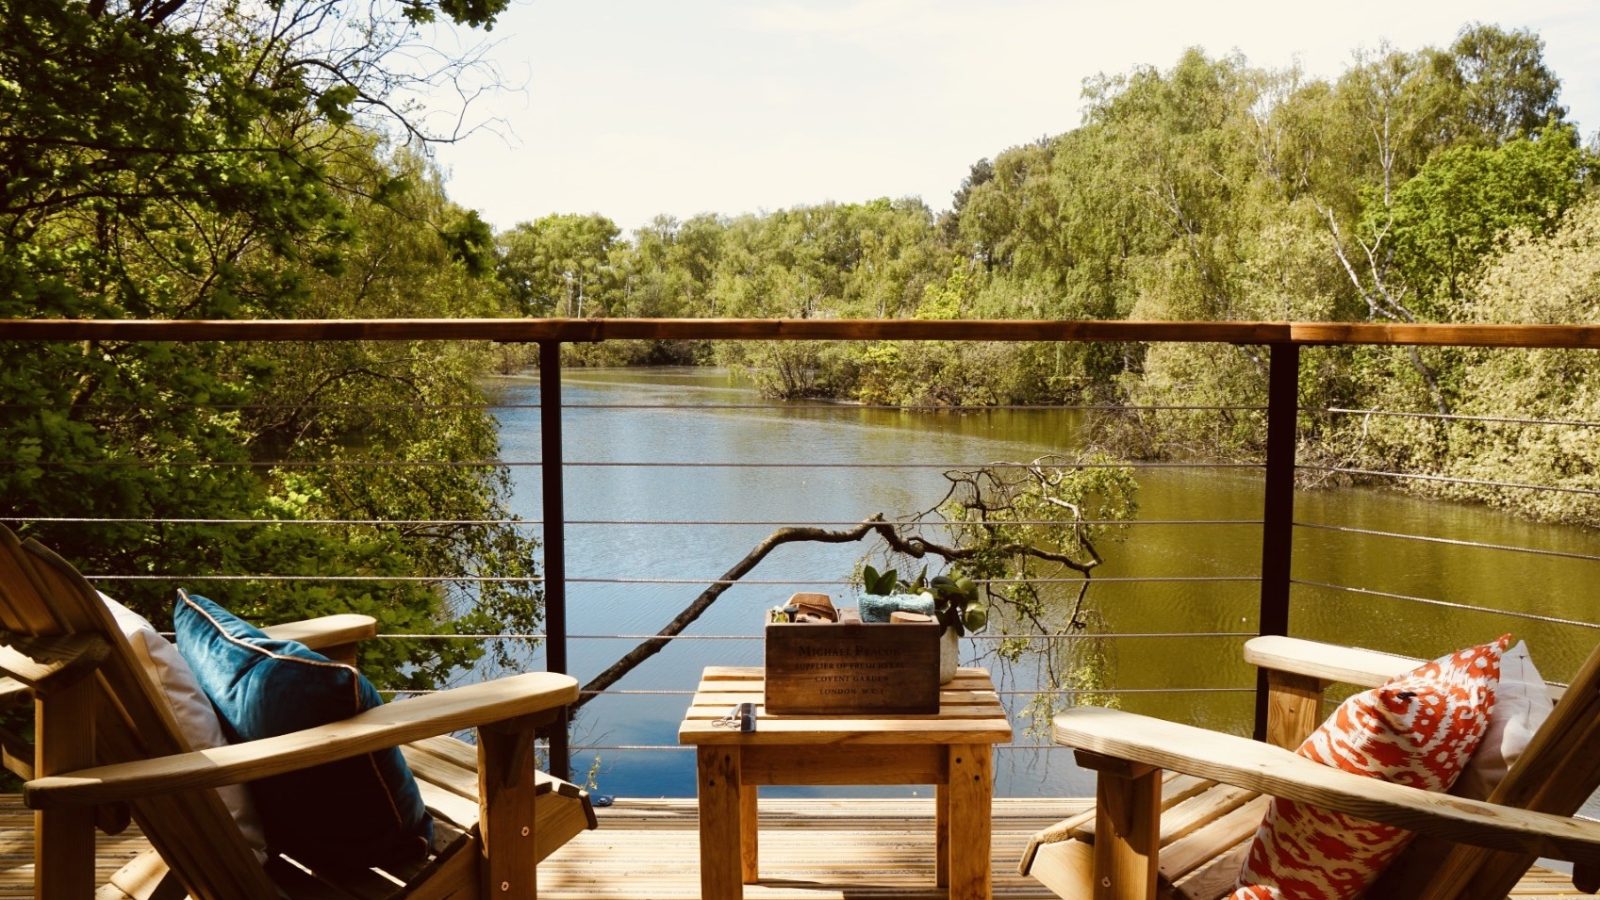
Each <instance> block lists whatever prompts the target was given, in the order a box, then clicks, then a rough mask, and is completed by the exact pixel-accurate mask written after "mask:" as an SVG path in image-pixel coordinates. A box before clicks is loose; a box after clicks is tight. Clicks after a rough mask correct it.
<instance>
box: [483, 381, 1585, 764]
mask: <svg viewBox="0 0 1600 900" xmlns="http://www.w3.org/2000/svg"><path fill="white" fill-rule="evenodd" d="M497 384H498V385H499V386H500V388H501V389H502V391H503V393H502V395H501V397H500V400H501V401H502V402H505V403H514V404H518V403H536V402H537V400H538V387H537V383H536V382H535V381H533V380H527V379H516V378H511V379H504V380H501V381H499V382H497ZM564 399H565V402H566V403H568V404H613V403H618V404H670V403H679V404H702V403H725V404H742V405H747V404H755V405H760V406H761V407H762V408H753V409H737V410H720V411H719V410H640V409H584V408H577V409H568V410H567V411H566V412H565V414H564V416H563V429H564V433H565V435H564V436H565V441H566V454H567V460H568V462H569V463H573V462H640V461H651V462H676V461H683V462H705V461H733V462H799V463H806V464H816V463H853V462H861V463H891V462H926V463H936V464H951V465H956V464H960V465H973V464H981V463H984V462H991V461H1001V460H1003V461H1026V460H1029V459H1032V458H1034V457H1036V456H1039V455H1041V454H1044V453H1050V452H1056V451H1059V450H1062V449H1066V448H1068V447H1070V445H1071V442H1073V441H1075V440H1077V438H1078V434H1079V431H1078V428H1077V427H1076V425H1075V419H1073V418H1071V414H1068V413H1063V412H1034V411H1005V410H1000V411H990V412H980V413H973V414H961V415H957V414H930V413H909V412H899V411H892V410H868V409H859V408H855V407H850V406H836V407H828V408H825V409H794V408H792V405H788V406H786V405H785V404H781V403H773V404H763V403H762V401H761V400H760V399H759V398H758V397H757V396H756V395H755V394H754V393H752V392H751V391H749V390H748V389H747V388H745V387H743V386H741V385H740V384H738V383H735V382H732V381H731V380H729V379H728V378H727V377H726V376H725V375H722V374H720V373H716V372H707V371H700V370H688V371H685V370H656V371H649V372H640V371H616V370H600V371H594V370H568V372H567V373H565V398H564ZM808 405H809V404H808ZM500 419H501V422H502V428H503V430H502V435H501V443H502V451H501V452H502V458H504V459H507V460H536V459H538V457H539V433H538V425H539V415H538V411H537V410H536V409H510V410H501V411H500ZM512 477H513V479H514V484H515V488H514V490H515V497H514V501H513V506H514V509H515V511H516V512H518V513H519V514H521V515H523V516H525V517H527V518H538V516H539V469H538V468H536V467H528V468H516V469H513V470H512ZM1259 478H1260V475H1259V472H1256V471H1253V470H1248V469H1247V470H1237V471H1227V470H1176V471H1160V472H1156V471H1147V472H1144V473H1142V474H1141V478H1140V481H1141V493H1140V497H1139V500H1140V518H1144V519H1234V518H1240V519H1251V518H1256V517H1259V515H1260V504H1261V494H1260V486H1259ZM945 486H946V485H945V481H944V479H943V478H942V477H941V475H940V470H939V469H937V468H927V469H912V468H866V469H809V470H808V469H757V468H742V469H741V468H705V469H693V468H630V467H593V468H588V467H569V468H568V470H567V478H566V485H565V490H566V504H567V516H568V518H569V519H570V520H584V519H604V520H637V519H671V520H717V521H723V520H762V521H777V522H785V523H796V524H798V523H806V522H841V523H842V522H855V521H858V520H860V519H861V518H863V517H865V516H867V515H870V514H872V513H874V512H882V513H884V514H886V515H888V516H890V517H891V518H892V517H895V516H900V515H905V514H908V513H911V512H914V511H918V510H921V509H924V508H926V507H927V506H930V505H932V504H933V503H935V502H937V501H938V499H939V498H940V497H941V496H943V493H944V490H945ZM1298 509H1299V511H1298V513H1297V519H1298V520H1300V521H1303V522H1328V523H1336V524H1342V525H1353V526H1358V527H1364V528H1374V529H1380V530H1388V531H1404V532H1411V533H1418V534H1429V535H1440V536H1447V537H1458V538H1466V539H1472V540H1480V541H1486V542H1493V543H1505V544H1515V545H1522V546H1539V547H1551V548H1555V549H1564V550H1576V551H1578V552H1588V553H1595V552H1597V551H1600V541H1597V540H1596V538H1595V536H1593V535H1592V534H1588V533H1585V532H1582V531H1580V530H1577V529H1569V528H1556V527H1551V526H1543V525H1533V524H1529V523H1523V522H1517V521H1514V520H1511V519H1510V518H1509V517H1506V516H1504V515H1502V514H1499V513H1495V512H1493V511H1489V510H1485V509H1481V508H1475V507H1464V506H1459V505H1453V504H1441V503H1430V502H1425V501H1420V500H1416V499H1412V498H1408V497H1403V496H1398V495H1394V494H1386V493H1380V492H1374V491H1342V492H1338V493H1315V494H1304V493H1302V494H1301V495H1300V499H1299V500H1298ZM771 531H772V527H771V526H766V525H758V526H741V525H709V526H708V525H696V526H648V525H578V524H569V526H568V528H567V569H568V576H569V578H571V579H585V578H603V579H611V578H624V579H650V578H661V579H694V580H696V581H695V583H693V584H610V583H585V582H582V581H581V580H578V581H575V582H574V583H570V584H569V587H568V623H569V632H570V634H571V635H573V637H572V638H570V644H569V647H570V649H569V654H570V656H571V659H572V665H573V669H574V674H575V675H576V676H577V677H578V678H579V679H580V681H582V680H586V679H587V678H589V677H592V676H593V675H594V674H595V673H597V672H599V671H600V669H602V668H604V667H605V666H606V665H609V664H610V662H611V661H613V660H615V659H616V658H617V657H618V656H620V655H621V654H622V653H623V652H625V651H626V650H628V649H629V648H631V647H632V646H633V644H634V643H635V641H634V640H632V639H616V638H590V637H580V636H581V635H605V634H623V635H643V634H650V633H653V632H655V631H656V630H657V629H659V628H661V627H662V626H663V625H664V624H665V623H666V622H667V621H668V620H669V619H671V618H672V616H674V615H675V614H676V613H677V612H678V611H679V610H680V609H682V608H683V606H684V605H686V604H687V603H688V602H689V601H690V600H692V599H693V598H694V597H695V596H696V594H698V592H699V591H700V590H701V589H702V588H703V587H704V585H703V583H701V582H700V581H699V579H710V578H716V577H718V576H720V575H721V574H722V573H723V572H724V571H726V570H727V569H728V567H730V566H732V565H733V564H734V563H736V562H737V561H738V560H739V559H740V558H742V557H743V555H744V554H745V553H746V552H748V551H749V550H750V549H751V548H752V547H753V546H754V545H755V544H756V543H757V542H758V541H760V540H761V539H762V538H763V537H765V536H766V535H767V534H769V533H770V532H771ZM1125 531H1126V533H1127V534H1128V535H1129V539H1128V540H1125V541H1116V542H1109V543H1106V544H1104V545H1103V546H1102V550H1103V551H1104V552H1105V554H1106V557H1107V563H1106V565H1105V566H1104V567H1102V568H1101V569H1100V570H1098V571H1097V573H1096V574H1097V575H1099V576H1101V577H1107V578H1110V577H1119V576H1120V577H1130V576H1139V577H1151V576H1194V575H1204V576H1248V577H1253V576H1254V574H1255V573H1256V571H1257V568H1258V565H1259V561H1258V557H1259V552H1260V550H1259V547H1260V529H1259V528H1258V527H1256V526H1248V525H1247V526H1209V527H1208V526H1184V525H1171V526H1167V525H1150V526H1142V527H1139V528H1135V529H1126V530H1125ZM864 549H865V547H864V546H863V545H859V544H850V545H823V544H795V545H788V546H785V547H781V548H779V549H778V550H776V551H775V552H774V553H773V554H772V555H771V556H769V557H768V558H767V560H766V561H765V562H763V563H762V564H761V565H760V566H759V567H757V568H756V570H755V571H754V572H753V573H752V574H751V575H749V576H747V578H746V582H747V583H744V584H740V585H735V586H733V587H732V588H730V589H729V590H728V591H727V592H726V593H725V594H724V595H723V596H722V597H721V598H720V599H719V600H718V601H717V603H716V604H715V605H714V606H713V607H712V608H711V609H710V610H708V611H707V613H706V614H705V615H704V616H703V617H702V618H701V619H700V620H699V621H698V622H696V623H695V624H694V625H692V626H691V627H690V628H689V630H688V632H687V633H688V634H692V635H715V636H746V637H747V638H748V639H742V640H704V641H677V642H674V643H673V644H672V645H670V646H669V647H668V649H667V650H665V651H663V652H662V653H660V654H658V655H657V656H655V657H653V658H651V659H650V660H648V661H646V662H645V663H644V664H643V665H642V666H640V667H639V668H638V669H636V670H635V671H634V672H633V673H632V674H631V675H630V676H628V677H627V678H626V679H624V681H623V682H622V683H621V684H619V685H618V686H617V688H618V689H622V690H633V691H659V690H685V689H692V688H693V686H694V684H695V683H696V681H697V680H698V676H699V673H700V670H701V669H702V668H703V667H704V666H707V665H759V664H760V662H761V655H762V653H761V643H760V640H759V638H758V637H756V636H757V635H759V633H760V623H761V617H762V611H763V610H765V609H766V608H768V607H770V606H772V605H774V604H776V603H778V602H779V601H781V600H783V599H784V598H786V597H787V596H788V595H789V594H790V593H792V592H794V591H796V590H807V589H815V590H823V591H827V592H829V593H831V594H833V595H834V597H835V599H836V600H844V599H845V597H846V594H845V591H846V588H845V587H844V586H843V585H838V584H826V583H815V584H765V585H763V584H753V583H748V582H750V581H752V580H754V581H761V580H794V581H797V582H807V581H810V582H829V581H838V580H843V579H846V578H848V577H849V574H850V572H851V571H852V570H853V568H854V566H855V565H856V563H857V562H858V560H859V559H860V557H861V554H862V551H863V550H864ZM1296 553H1297V557H1296V560H1295V577H1296V578H1298V579H1302V580H1305V581H1314V582H1328V583H1335V584H1342V585H1350V586H1360V587H1364V588H1370V589H1376V590H1382V591H1388V592H1392V593H1399V594H1407V595H1413V596H1422V597H1430V598H1450V599H1454V600H1457V601H1459V602H1464V603H1472V604H1482V605H1498V606H1499V607H1501V608H1521V609H1530V610H1535V611H1538V612H1543V613H1548V614H1556V615H1564V616H1570V617H1573V618H1579V619H1584V620H1593V619H1595V618H1600V617H1597V616H1595V615H1594V613H1593V612H1592V610H1591V609H1590V608H1589V606H1588V592H1587V589H1585V588H1582V586H1584V585H1587V584H1590V583H1592V580H1593V572H1594V568H1595V566H1596V564H1595V563H1593V562H1585V561H1574V560H1559V559H1552V558H1541V557H1529V556H1526V555H1511V556H1509V557H1508V555H1507V554H1496V553H1494V552H1493V551H1481V550H1477V551H1475V550H1463V549H1461V548H1450V547H1445V546H1441V545H1438V544H1425V543H1419V542H1405V541H1395V540H1391V539H1382V538H1373V537H1363V536H1359V535H1348V534H1339V533H1335V532H1329V531H1318V530H1311V529H1299V530H1298V532H1297V535H1296ZM1531 585H1549V586H1550V587H1548V588H1547V589H1545V590H1530V586H1531ZM1560 585H1574V586H1578V588H1579V589H1573V590H1565V591H1563V590H1561V589H1560V588H1559V586H1560ZM1293 597H1294V603H1295V606H1294V608H1293V614H1292V618H1291V630H1292V631H1293V632H1294V633H1295V634H1297V635H1302V636H1308V637H1317V638H1323V639H1329V640H1336V641H1341V642H1347V643H1355V644H1360V645H1364V646H1370V647H1376V648H1379V649H1387V650H1391V651H1395V652H1404V653H1412V654H1415V655H1438V654H1439V653H1443V652H1445V651H1446V650H1448V649H1451V648H1452V647H1453V646H1454V643H1452V642H1459V643H1462V644H1466V643H1473V642H1477V641H1480V640H1484V639H1486V638H1487V637H1493V636H1494V635H1495V634H1499V633H1500V632H1502V631H1505V630H1515V631H1517V633H1518V634H1519V636H1523V635H1525V636H1527V637H1528V638H1529V640H1530V644H1531V645H1532V646H1534V648H1535V653H1536V655H1537V656H1538V658H1539V662H1540V665H1541V667H1543V668H1544V669H1545V671H1546V673H1547V675H1549V677H1552V678H1557V677H1565V676H1566V675H1567V674H1570V672H1571V670H1572V669H1573V668H1575V667H1576V665H1577V663H1578V661H1580V660H1581V659H1582V657H1583V655H1584V654H1585V653H1587V651H1588V649H1589V648H1590V647H1591V646H1592V645H1593V644H1594V642H1595V640H1596V634H1595V633H1594V632H1592V631H1586V630H1582V629H1574V628H1570V627H1568V628H1555V627H1553V626H1547V625H1538V624H1533V623H1528V622H1524V621H1518V620H1511V619H1508V618H1507V617H1504V616H1496V615H1491V614H1485V613H1465V612H1451V611H1444V610H1440V609H1438V608H1437V607H1431V606H1424V605H1419V604H1415V603H1406V602H1403V601H1396V600H1390V599H1385V598H1381V597H1374V596H1370V595H1364V594H1353V593H1349V592H1342V591H1330V590H1327V589H1324V588H1318V587H1313V586H1305V585H1297V586H1296V587H1295V589H1294V594H1293ZM1257 598H1258V589H1257V587H1256V585H1255V584H1253V583H1236V582H1224V581H1213V582H1188V583H1151V582H1144V583H1116V582H1105V583H1101V584H1097V585H1096V586H1095V587H1094V588H1093V591H1092V592H1091V594H1090V603H1091V605H1092V606H1093V608H1094V609H1095V610H1096V611H1097V612H1098V614H1099V615H1100V616H1101V617H1102V618H1103V620H1104V623H1105V624H1104V627H1105V628H1106V629H1107V630H1110V631H1114V632H1124V633H1128V632H1133V633H1141V634H1146V633H1171V632H1241V631H1251V630H1253V629H1254V627H1255V613H1256V604H1257ZM1374 621H1376V622H1378V623H1380V624H1379V625H1378V626H1377V627H1374ZM1241 643H1242V639H1240V638H1236V637H1211V638H1204V637H1201V638H1185V639H1174V638H1125V639H1118V640H1116V641H1113V642H1110V645H1109V661H1110V671H1108V672H1106V673H1104V674H1103V676H1102V677H1103V678H1104V681H1103V682H1102V683H1103V684H1106V685H1110V686H1113V687H1121V688H1164V687H1172V686H1180V687H1192V688H1226V689H1237V688H1240V687H1245V686H1248V685H1250V684H1253V680H1254V679H1253V675H1252V673H1251V672H1250V670H1249V669H1248V667H1246V666H1245V665H1244V664H1243V663H1242V662H1241V661H1240V660H1239V648H1240V645H1241ZM987 646H988V645H986V644H979V643H974V642H968V644H967V645H966V649H965V651H964V652H965V653H966V655H967V656H968V657H969V658H970V657H971V655H972V654H973V653H974V652H975V648H978V647H987ZM1541 648H1543V651H1544V652H1541ZM529 664H530V666H531V667H534V668H539V667H542V665H543V663H542V659H540V658H539V657H538V656H536V657H535V658H534V659H533V660H531V661H530V663H529ZM1030 677H1031V676H1030V675H1028V674H1027V673H1022V672H1019V673H1018V676H1017V678H1018V680H1017V681H1016V682H1013V683H1008V684H1005V685H1002V690H1006V689H1018V690H1021V689H1027V688H1029V687H1031V682H1030V681H1029V679H1030ZM1006 699H1007V701H1008V705H1010V706H1012V708H1014V709H1016V708H1020V706H1021V705H1023V703H1025V701H1026V699H1027V698H1026V697H1022V696H1013V697H1007V698H1006ZM1120 701H1121V705H1122V706H1123V707H1124V708H1126V709H1130V710H1133V711H1137V712H1143V713H1148V714H1151V715H1157V716H1162V717H1164V718H1172V719H1179V720H1182V721H1190V722H1195V723H1197V724H1202V725H1206V726H1208V727H1213V728H1219V729H1223V730H1229V731H1234V732H1240V733H1242V732H1246V731H1248V728H1249V719H1250V715H1251V708H1252V707H1251V700H1250V697H1249V696H1248V695H1247V694H1244V693H1239V692H1237V691H1234V692H1205V693H1159V694H1147V693H1132V694H1124V695H1121V698H1120ZM687 705H688V697H687V696H682V695H661V694H643V695H624V696H608V697H603V698H600V699H598V700H596V701H594V702H592V703H590V704H589V705H588V706H587V707H585V709H584V710H583V711H582V713H581V715H580V717H579V720H578V723H577V726H576V732H575V740H574V743H575V744H598V745H636V744H666V745H669V746H675V744H676V739H677V726H678V722H679V719H680V718H681V716H682V714H683V711H684V709H685V708H686V707H687ZM1018 725H1019V727H1018V741H1017V742H1018V743H1019V744H1037V743H1047V740H1045V739H1040V738H1037V737H1033V736H1027V735H1024V734H1023V733H1022V730H1021V727H1020V723H1018ZM594 755H595V754H594V753H592V752H591V753H581V752H580V754H579V755H578V756H577V758H576V759H575V760H574V769H575V770H576V771H577V772H580V773H581V772H583V771H584V770H585V769H586V768H588V766H589V763H590V762H591V761H592V760H593V757H594ZM599 756H600V764H601V769H600V774H599V784H600V789H601V790H602V791H603V792H607V793H615V794H624V795H642V796H653V795H673V796H691V795H692V794H693V792H694V775H693V754H692V752H689V751H686V750H678V749H671V750H620V751H619V750H605V751H599ZM996 772H997V779H998V790H999V793H1001V794H1002V795H1013V796H1016V795H1038V794H1042V795H1054V796H1062V795H1068V796H1071V795H1082V794H1086V793H1092V782H1091V781H1090V780H1089V779H1088V778H1087V777H1086V776H1085V775H1084V774H1083V773H1081V772H1080V771H1078V770H1077V769H1076V767H1075V766H1074V765H1073V764H1072V761H1071V755H1070V754H1068V753H1064V752H1060V751H1033V750H1020V749H1018V750H1002V751H1000V752H999V753H998V754H997V756H996ZM788 790H789V791H790V792H802V791H807V792H818V791H820V790H822V789H788ZM826 790H828V791H829V792H831V793H835V794H843V795H850V796H865V795H871V794H878V793H892V794H897V795H908V794H911V793H914V792H918V791H921V792H924V793H925V792H926V791H927V789H926V788H899V787H896V788H886V789H879V790H872V791H869V790H868V789H866V788H843V789H826ZM774 793H780V792H779V791H778V790H777V789H775V790H774Z"/></svg>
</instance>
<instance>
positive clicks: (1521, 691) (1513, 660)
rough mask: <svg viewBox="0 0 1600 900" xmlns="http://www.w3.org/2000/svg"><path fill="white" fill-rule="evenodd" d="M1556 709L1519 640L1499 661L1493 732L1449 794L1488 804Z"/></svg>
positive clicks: (1490, 725) (1526, 649)
mask: <svg viewBox="0 0 1600 900" xmlns="http://www.w3.org/2000/svg"><path fill="white" fill-rule="evenodd" d="M1554 705H1555V704H1553V703H1552V702H1551V700H1550V690H1549V688H1547V687H1546V686H1545V683H1544V678H1543V677H1542V676H1540V674H1539V670H1538V669H1535V668H1534V667H1533V659H1532V658H1531V657H1530V656H1529V655H1528V644H1527V642H1526V641H1519V642H1518V643H1517V645H1516V646H1515V647H1512V648H1511V649H1510V650H1507V651H1506V653H1505V655H1504V656H1502V657H1501V658H1500V684H1499V685H1498V686H1497V687H1496V688H1495V697H1494V710H1493V711H1492V712H1491V713H1489V730H1488V731H1487V732H1485V733H1484V735H1483V742H1482V743H1481V744H1479V745H1478V752H1476V753H1474V754H1473V755H1472V760H1471V761H1470V762H1468V763H1467V768H1466V771H1464V772H1462V773H1461V779H1460V780H1459V781H1457V782H1456V786H1455V788H1454V789H1453V790H1452V791H1451V793H1453V794H1456V795H1459V796H1462V797H1471V798H1473V799H1474V800H1486V799H1488V797H1489V794H1491V793H1493V792H1494V789H1495V788H1496V787H1498V786H1499V785H1500V782H1501V781H1503V780H1505V777H1506V773H1507V772H1509V771H1511V767H1512V766H1513V765H1515V764H1516V762H1517V760H1518V759H1519V758H1521V756H1522V752H1523V751H1524V750H1527V749H1528V744H1529V742H1531V741H1532V740H1533V736H1534V734H1536V733H1537V732H1538V731H1539V727H1540V726H1541V725H1543V724H1544V720H1545V719H1547V718H1549V717H1550V710H1551V709H1552V708H1553V707H1554Z"/></svg>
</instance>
